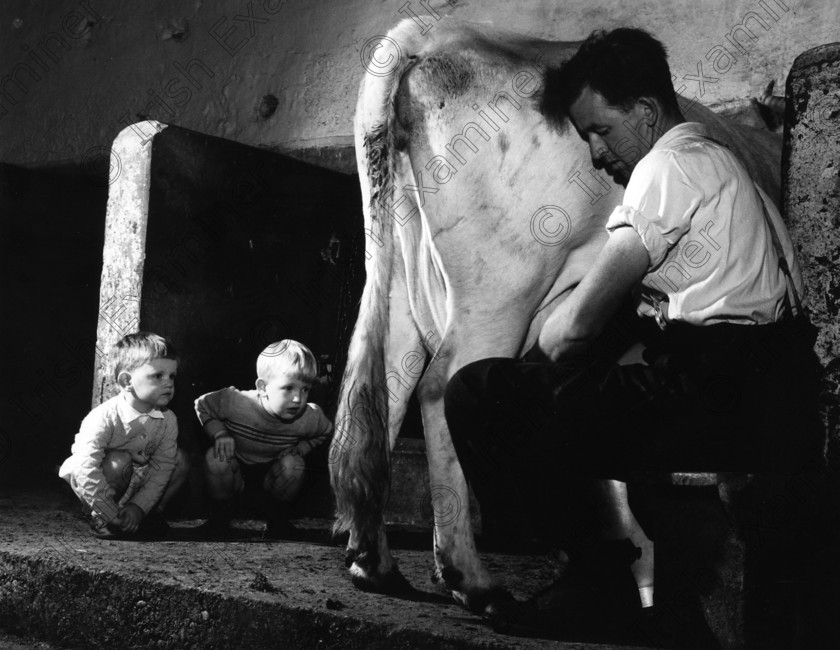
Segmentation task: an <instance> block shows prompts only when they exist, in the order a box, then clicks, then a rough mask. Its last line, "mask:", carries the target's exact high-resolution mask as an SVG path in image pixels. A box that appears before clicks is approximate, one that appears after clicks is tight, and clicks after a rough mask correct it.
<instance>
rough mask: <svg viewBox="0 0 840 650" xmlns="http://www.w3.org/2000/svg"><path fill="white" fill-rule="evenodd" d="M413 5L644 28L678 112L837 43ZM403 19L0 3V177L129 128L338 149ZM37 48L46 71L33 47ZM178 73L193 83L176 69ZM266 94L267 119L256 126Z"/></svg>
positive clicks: (669, 8) (240, 2)
mask: <svg viewBox="0 0 840 650" xmlns="http://www.w3.org/2000/svg"><path fill="white" fill-rule="evenodd" d="M762 1H763V3H764V4H763V5H762V4H760V3H761V2H762ZM424 2H425V3H426V6H431V7H432V8H433V9H434V10H435V11H436V12H437V14H438V16H439V18H437V19H435V18H431V19H428V21H427V22H428V24H429V25H434V23H436V22H438V21H446V20H448V19H450V18H451V17H457V18H459V19H463V20H468V21H473V22H478V23H483V24H487V25H492V26H495V27H503V28H506V29H510V30H513V31H516V32H522V33H527V34H530V35H533V36H538V37H545V38H557V39H563V40H576V39H580V38H582V37H583V36H585V35H586V34H587V33H588V32H589V31H591V30H592V29H593V28H595V27H605V28H610V27H615V26H619V25H635V26H639V27H643V28H646V29H648V30H651V31H652V32H653V33H654V34H656V35H657V36H658V37H660V38H661V39H662V40H663V41H664V42H665V44H666V45H667V46H668V47H669V48H670V51H671V59H672V69H673V70H674V72H675V74H676V75H677V76H678V77H679V80H678V81H677V84H676V85H677V87H678V88H679V87H680V85H681V84H683V83H685V84H686V90H685V91H684V92H685V93H687V94H688V95H689V96H690V95H691V94H692V93H698V91H699V90H700V84H699V83H698V82H697V81H696V80H691V79H686V80H683V77H684V76H685V75H695V76H696V75H697V72H698V70H697V63H698V61H702V62H703V74H704V76H715V77H717V79H718V80H717V81H716V82H713V83H712V82H709V83H707V84H705V88H704V92H703V95H702V97H701V99H702V100H703V101H704V102H706V103H711V104H716V103H725V102H727V101H730V100H733V99H740V98H746V97H750V96H755V95H759V94H760V93H761V90H762V88H763V87H764V85H765V84H766V83H767V81H769V80H770V79H775V80H776V84H777V87H779V88H781V87H782V83H783V81H784V79H785V76H786V75H787V72H788V70H789V69H790V66H791V64H792V62H793V60H794V58H795V57H796V55H797V54H799V53H800V52H803V51H804V50H806V49H808V48H810V47H813V46H815V45H820V44H824V43H828V42H832V41H838V40H840V3H837V2H836V0H724V1H714V2H698V1H697V0H643V1H641V2H627V1H619V0H569V1H567V2H557V1H556V0H538V1H532V0H484V1H481V2H479V1H478V0H449V1H448V2H447V1H445V0H424ZM785 7H786V8H787V10H786V11H785V9H784V8H785ZM401 9H402V13H401V12H400V10H401ZM768 9H769V10H771V11H772V12H773V13H774V15H776V16H778V18H777V19H774V18H772V17H771V16H770V14H769V13H768ZM412 11H413V12H416V13H417V14H420V13H428V12H426V11H425V10H424V8H423V6H422V5H421V3H420V0H381V1H378V2H376V1H371V0H345V1H342V2H335V1H334V0H333V1H329V0H251V1H249V0H204V1H203V0H169V1H167V2H162V1H159V2H148V1H143V2H136V1H135V2H131V1H129V0H112V1H108V0H81V1H80V0H60V1H55V2H47V0H4V1H3V2H2V4H0V161H2V162H9V163H19V164H24V163H44V162H52V161H57V160H68V159H75V160H79V159H83V160H84V159H94V158H96V157H97V156H101V155H102V154H103V152H105V151H107V149H105V147H108V146H110V143H111V141H112V140H113V139H114V137H115V136H116V134H117V133H118V132H119V131H120V129H121V128H122V127H123V126H124V125H125V124H126V123H127V122H128V121H133V120H136V119H138V115H148V116H150V117H152V118H154V119H157V120H159V121H161V122H165V123H167V122H169V123H173V124H178V125H180V126H184V127H187V128H190V129H195V130H197V131H201V132H203V133H207V134H210V135H215V136H220V137H225V138H230V139H233V140H237V141H240V142H244V143H246V144H251V145H264V146H271V147H278V148H280V149H291V148H299V147H313V146H315V147H317V146H332V145H345V144H349V143H350V142H351V133H352V126H351V124H352V113H353V107H354V104H355V97H356V88H357V87H358V83H359V80H360V78H361V75H362V74H363V68H362V65H361V63H360V50H361V49H362V47H363V45H364V44H365V42H367V41H368V40H369V39H370V38H373V37H376V36H377V35H382V34H385V33H386V32H387V30H388V29H389V28H390V27H392V26H393V25H395V24H396V23H397V22H398V21H399V20H401V19H403V18H406V17H408V16H409V13H410V12H412ZM749 11H754V12H756V14H758V15H759V16H760V17H761V18H763V19H764V20H765V22H766V24H767V27H768V29H767V30H765V29H764V28H763V27H762V26H760V25H759V24H758V22H757V21H755V20H753V21H751V22H749V23H748V26H749V27H750V29H752V30H753V32H754V33H755V36H756V38H757V40H756V41H755V42H754V43H752V45H751V47H750V51H749V53H748V54H747V55H739V60H738V61H737V62H735V63H734V64H732V65H731V68H729V69H728V70H727V71H726V72H725V73H723V74H716V73H713V68H712V63H711V62H710V61H707V60H705V58H704V57H705V56H706V54H707V53H708V52H709V51H710V50H711V49H712V48H714V46H715V45H727V46H728V47H729V48H730V49H734V48H733V47H732V46H731V44H728V42H727V40H726V34H727V33H729V32H730V30H731V29H732V27H733V26H734V25H736V24H738V23H740V22H741V21H742V19H743V18H744V16H745V14H746V13H747V12H749ZM237 17H238V18H239V19H237ZM89 23H90V24H89ZM214 27H215V34H216V36H215V37H214V36H213V35H212V34H211V31H213V29H214ZM431 28H432V29H433V28H434V27H433V26H432V27H431ZM418 29H420V27H419V26H418ZM228 30H234V31H230V32H229V33H228ZM49 35H52V40H50V41H49V43H48V49H49V52H50V53H51V56H50V55H48V54H45V53H44V51H43V48H42V47H41V46H40V44H42V43H44V42H45V39H47V37H48V36H49ZM60 39H63V41H62V40H60ZM220 42H224V43H225V44H226V45H225V46H223V45H222V44H221V43H220ZM741 42H745V39H744V37H743V36H742V37H741ZM226 50H227V51H226ZM36 57H38V59H40V62H39V60H38V59H36ZM194 59H196V60H198V61H200V64H201V65H202V66H205V68H204V69H201V68H199V67H197V66H198V64H194V65H193V67H191V68H190V72H188V71H186V70H187V68H185V67H181V68H179V66H186V65H187V64H188V63H189V62H190V61H192V60H194ZM719 63H721V61H719ZM20 64H24V65H27V66H30V70H32V71H34V72H35V74H36V75H38V77H39V79H34V78H32V77H31V76H29V74H28V71H27V70H26V69H25V68H23V67H20ZM191 74H192V77H193V80H194V85H193V84H192V83H191V82H190V79H189V77H190V75H191ZM7 75H15V78H16V79H17V80H18V81H20V82H21V83H22V84H23V88H21V87H19V86H17V85H16V82H14V81H10V80H8V79H4V78H5V77H6V76H7ZM210 75H212V76H210ZM167 87H168V89H169V90H168V95H170V97H167V91H166V89H167ZM268 94H273V95H275V96H276V97H277V100H278V106H277V109H276V112H275V113H274V114H273V115H272V116H271V117H268V118H265V117H262V116H261V115H260V113H259V107H260V102H261V99H262V98H263V97H264V96H265V95H268ZM698 94H699V93H698ZM156 98H162V99H157V100H156Z"/></svg>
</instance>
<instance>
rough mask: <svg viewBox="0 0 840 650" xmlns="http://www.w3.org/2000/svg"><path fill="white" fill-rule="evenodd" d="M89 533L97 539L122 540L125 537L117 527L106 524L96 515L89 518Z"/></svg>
mask: <svg viewBox="0 0 840 650" xmlns="http://www.w3.org/2000/svg"><path fill="white" fill-rule="evenodd" d="M90 532H91V533H92V534H93V536H94V537H98V538H99V539H123V537H124V535H125V533H123V531H122V530H120V529H119V528H118V527H117V526H114V525H112V524H106V523H105V520H104V519H102V517H99V516H97V515H93V516H91V517H90Z"/></svg>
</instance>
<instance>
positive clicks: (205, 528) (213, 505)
mask: <svg viewBox="0 0 840 650" xmlns="http://www.w3.org/2000/svg"><path fill="white" fill-rule="evenodd" d="M233 507H234V501H233V499H232V498H231V499H223V500H221V501H219V500H216V499H211V500H210V516H209V517H208V518H207V521H205V522H204V523H203V524H201V525H200V526H198V527H197V528H196V532H198V534H199V535H201V536H202V537H203V538H204V539H223V538H225V537H227V536H228V535H229V534H230V520H231V519H232V518H233Z"/></svg>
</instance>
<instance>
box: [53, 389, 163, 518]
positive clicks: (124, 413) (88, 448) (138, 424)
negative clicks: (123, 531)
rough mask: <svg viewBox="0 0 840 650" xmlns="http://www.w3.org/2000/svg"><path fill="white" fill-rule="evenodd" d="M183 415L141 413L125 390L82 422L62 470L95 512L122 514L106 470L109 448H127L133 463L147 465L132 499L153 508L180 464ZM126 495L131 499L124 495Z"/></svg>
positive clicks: (110, 515)
mask: <svg viewBox="0 0 840 650" xmlns="http://www.w3.org/2000/svg"><path fill="white" fill-rule="evenodd" d="M177 450H178V420H177V419H176V417H175V414H174V413H172V411H169V410H167V411H160V410H157V409H153V410H152V411H150V412H149V413H140V412H139V411H137V410H135V409H134V408H132V407H131V405H130V404H129V403H128V402H127V401H126V400H125V398H124V397H123V394H122V393H120V394H119V395H116V396H115V397H112V398H111V399H109V400H108V401H107V402H103V403H102V404H100V405H99V406H97V407H96V408H95V409H93V410H92V411H91V412H90V413H88V415H87V416H86V417H85V419H84V420H83V421H82V425H81V427H80V428H79V432H78V433H77V434H76V439H75V441H74V442H73V446H72V447H71V448H70V452H71V453H72V456H70V457H69V458H68V459H67V460H65V461H64V463H63V464H62V465H61V468H60V469H59V470H58V475H59V476H60V477H61V478H63V479H64V480H66V481H68V482H69V483H70V485H71V486H72V487H73V489H74V491H75V492H76V494H78V495H79V497H80V498H81V499H82V500H83V501H84V502H85V503H86V504H88V505H89V506H90V507H91V510H92V512H93V513H94V514H98V515H100V516H102V517H103V518H104V519H105V521H106V522H110V521H111V520H112V519H113V518H114V517H115V516H116V514H117V511H118V506H117V503H116V502H115V500H114V492H113V490H112V489H111V488H110V487H109V485H108V482H107V481H106V480H105V475H104V474H103V473H102V461H103V459H104V458H105V454H106V453H107V452H109V451H126V452H128V453H129V454H131V460H132V464H133V465H134V466H135V467H137V468H140V467H142V468H143V472H142V477H143V478H142V483H141V484H140V485H139V486H136V489H135V490H134V492H133V494H132V495H131V496H130V498H129V499H128V501H127V503H134V504H135V505H137V506H138V507H139V508H140V509H141V510H142V511H143V512H144V513H145V514H148V513H149V511H150V510H152V508H153V507H154V506H155V504H156V503H157V502H158V501H159V500H160V498H161V496H163V491H164V489H165V488H166V484H167V483H168V482H169V479H170V478H171V476H172V472H173V470H174V469H175V457H176V454H177ZM123 501H125V500H123Z"/></svg>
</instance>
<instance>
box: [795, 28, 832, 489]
mask: <svg viewBox="0 0 840 650" xmlns="http://www.w3.org/2000/svg"><path fill="white" fill-rule="evenodd" d="M786 96H787V115H786V117H785V122H786V129H785V144H784V154H783V161H782V165H783V167H782V176H783V178H782V181H783V182H782V186H783V188H784V190H783V197H782V200H783V205H784V211H785V212H784V213H785V219H786V221H787V225H788V228H789V230H790V233H791V236H792V238H793V241H794V243H795V244H796V248H797V252H798V254H799V259H800V262H801V264H802V271H803V276H804V280H805V287H806V292H807V295H808V303H809V307H810V312H811V318H812V320H813V322H814V324H815V325H816V326H817V327H819V328H820V333H819V337H818V339H817V343H816V350H817V354H818V355H819V357H820V361H821V362H822V364H823V366H824V367H825V369H826V370H825V386H826V388H825V391H824V394H823V415H824V418H825V423H826V428H827V432H828V448H827V452H828V461H829V469H830V471H831V473H837V472H838V470H840V43H831V44H829V45H823V46H821V47H817V48H814V49H812V50H808V51H807V52H805V53H803V54H801V55H799V56H798V57H797V58H796V60H795V61H794V63H793V67H792V68H791V71H790V74H789V76H788V80H787V89H786Z"/></svg>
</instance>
